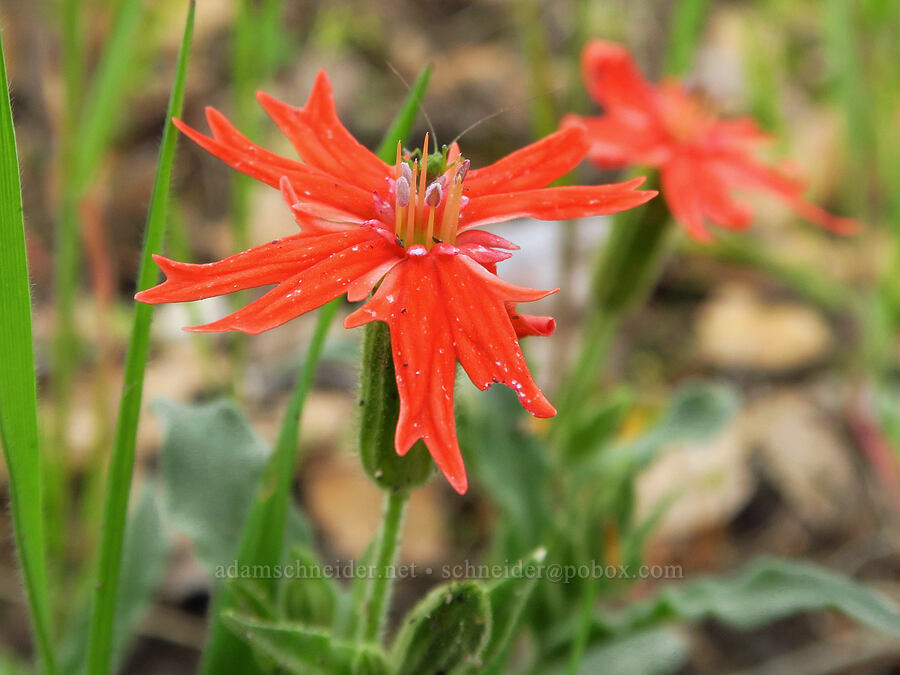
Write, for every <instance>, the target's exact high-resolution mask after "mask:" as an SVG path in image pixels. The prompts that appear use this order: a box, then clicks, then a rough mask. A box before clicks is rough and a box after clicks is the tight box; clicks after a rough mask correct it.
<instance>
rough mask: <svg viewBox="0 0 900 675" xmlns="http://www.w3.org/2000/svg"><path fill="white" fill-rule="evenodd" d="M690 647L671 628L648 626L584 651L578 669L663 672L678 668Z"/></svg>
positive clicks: (634, 674)
mask: <svg viewBox="0 0 900 675" xmlns="http://www.w3.org/2000/svg"><path fill="white" fill-rule="evenodd" d="M690 649H691V645H690V642H688V640H687V639H686V638H685V637H684V636H682V635H681V634H680V633H679V632H678V631H677V630H675V629H674V628H670V627H667V626H664V627H659V628H650V629H648V630H644V631H640V632H638V633H632V634H630V635H626V636H623V637H620V638H616V639H613V640H609V641H607V642H604V643H602V644H600V645H598V646H596V647H593V648H591V649H589V650H587V651H586V652H585V654H584V657H583V658H582V660H581V669H580V671H579V672H582V673H615V674H616V675H664V674H665V673H673V672H676V671H678V670H680V669H681V668H682V667H683V666H684V664H685V663H687V661H688V657H689V656H690ZM560 672H562V669H560Z"/></svg>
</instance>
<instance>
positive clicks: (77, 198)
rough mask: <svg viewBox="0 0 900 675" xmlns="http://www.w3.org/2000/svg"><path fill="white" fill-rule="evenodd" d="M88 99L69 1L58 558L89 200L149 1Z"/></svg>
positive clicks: (59, 308) (55, 484)
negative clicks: (82, 212)
mask: <svg viewBox="0 0 900 675" xmlns="http://www.w3.org/2000/svg"><path fill="white" fill-rule="evenodd" d="M118 4H119V7H118V12H117V14H116V18H115V20H114V23H113V26H112V29H111V31H110V39H109V41H108V43H107V44H106V45H105V48H104V50H103V53H102V55H101V58H100V62H99V65H98V67H97V71H96V73H95V75H94V77H93V79H92V81H91V84H90V87H89V90H88V92H87V96H86V98H85V99H84V100H81V95H82V93H83V92H82V90H83V80H84V44H83V42H84V35H83V20H82V19H83V18H84V16H83V12H84V11H85V7H84V5H85V3H83V2H78V1H77V0H65V2H64V3H63V4H62V6H61V8H60V19H61V28H62V31H61V32H62V35H63V54H64V57H65V58H64V59H63V63H64V80H65V93H66V99H65V103H66V105H65V108H66V111H65V120H64V123H63V132H64V136H63V167H62V169H63V172H62V173H63V179H64V183H63V190H62V197H61V202H62V203H61V208H60V214H59V221H58V224H57V232H56V246H55V250H54V298H55V304H56V315H57V334H56V338H55V342H54V347H53V394H54V420H53V425H54V426H53V430H52V443H51V445H50V450H52V454H51V453H47V462H46V467H45V471H46V474H45V478H46V484H47V496H46V500H47V509H48V513H49V518H48V523H50V525H51V527H52V528H53V529H51V531H50V532H49V535H50V536H49V540H48V544H49V546H50V550H51V551H52V552H54V553H56V554H57V555H59V552H60V551H61V550H62V547H63V541H62V540H63V538H64V533H63V532H61V531H60V529H59V528H58V527H53V526H54V525H55V524H56V523H58V522H62V517H61V516H62V514H63V512H64V511H65V508H66V505H65V503H64V499H65V497H64V493H65V490H66V485H65V483H66V476H65V466H64V463H63V461H64V460H63V457H64V454H65V447H66V429H67V427H68V420H69V403H70V398H71V390H72V381H73V378H74V376H75V370H76V368H77V365H78V352H79V344H78V334H77V331H76V328H75V312H74V305H75V298H76V293H77V289H78V281H79V261H80V251H79V233H80V230H81V219H80V216H79V208H80V205H81V199H82V197H83V195H84V193H85V191H86V190H87V189H88V187H89V185H90V183H91V180H92V179H93V177H94V175H95V174H96V171H97V168H98V166H99V165H100V161H101V159H102V157H103V156H104V153H105V151H106V149H107V146H108V145H109V141H110V138H111V135H112V133H113V132H114V130H115V128H116V122H117V120H118V119H120V118H121V115H120V111H121V109H122V99H123V97H124V95H125V92H126V91H127V89H128V88H129V86H133V82H134V77H133V70H132V66H133V65H134V54H135V51H136V48H137V46H138V45H139V44H140V39H139V38H140V33H139V31H140V30H141V27H142V24H141V17H142V15H143V11H142V10H143V7H144V2H143V0H122V2H120V3H118Z"/></svg>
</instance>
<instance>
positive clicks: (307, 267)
mask: <svg viewBox="0 0 900 675" xmlns="http://www.w3.org/2000/svg"><path fill="white" fill-rule="evenodd" d="M258 99H259V102H260V104H261V105H262V107H263V108H264V109H265V110H266V112H267V113H268V114H269V115H270V116H271V117H272V119H273V120H274V121H275V123H276V124H277V125H278V126H279V127H280V129H281V131H282V132H283V133H284V134H285V135H286V136H287V137H288V139H289V140H290V142H291V143H292V144H293V146H294V148H295V149H296V151H297V153H298V155H299V156H300V157H301V158H302V160H303V161H302V162H301V161H297V160H294V159H289V158H286V157H281V156H279V155H276V154H274V153H272V152H270V151H268V150H265V149H264V148H261V147H259V146H258V145H255V144H254V143H252V142H251V141H250V140H248V139H247V138H246V137H245V136H243V135H242V134H241V133H240V132H238V131H237V130H236V129H235V128H234V127H233V126H232V125H231V124H230V123H229V122H228V121H227V120H226V119H225V117H224V116H223V115H222V114H221V113H219V112H218V111H216V110H214V109H212V108H208V109H207V111H206V116H207V120H208V123H209V127H210V129H211V131H212V135H211V136H206V135H204V134H202V133H199V132H198V131H196V130H194V129H192V128H191V127H189V126H187V125H186V124H184V123H183V122H181V121H178V120H176V121H175V124H176V125H177V126H178V128H179V129H181V131H183V132H184V133H185V134H186V135H187V136H189V137H190V138H191V139H192V140H194V141H195V142H196V143H197V144H199V145H200V146H201V147H202V148H204V149H206V150H207V151H209V152H210V153H212V154H213V155H215V156H216V157H218V158H219V159H221V160H223V161H224V162H226V163H227V164H229V165H230V166H232V167H233V168H235V169H237V170H238V171H241V172H243V173H245V174H247V175H249V176H252V177H253V178H256V179H258V180H260V181H262V182H263V183H266V184H268V185H271V186H273V187H277V188H278V189H280V190H281V194H282V195H283V197H284V200H285V202H286V203H287V206H288V208H289V209H290V211H291V213H292V214H293V216H294V219H295V220H296V223H297V225H298V226H299V232H297V233H295V234H292V235H289V236H285V237H284V238H282V239H278V240H275V241H271V242H269V243H266V244H263V245H262V246H257V247H255V248H251V249H249V250H247V251H244V252H242V253H238V254H237V255H233V256H231V257H228V258H225V259H224V260H220V261H218V262H212V263H208V264H190V263H185V262H176V261H174V260H169V259H167V258H164V257H162V256H155V260H156V262H157V264H158V265H159V267H160V268H161V269H162V270H163V272H165V274H166V280H165V281H164V282H163V283H161V284H159V285H158V286H155V287H154V288H151V289H148V290H145V291H142V292H141V293H138V294H137V295H136V296H135V297H136V298H137V300H140V301H141V302H147V303H164V302H183V301H189V300H198V299H201V298H207V297H210V296H217V295H223V294H226V293H233V292H235V291H240V290H244V289H249V288H256V287H260V286H268V285H274V288H272V289H271V290H269V291H268V292H267V293H265V294H264V295H263V296H262V297H260V298H259V299H258V300H256V301H254V302H251V303H250V304H248V305H247V306H246V307H244V308H242V309H240V310H238V311H236V312H234V313H233V314H230V315H228V316H226V317H224V318H222V319H220V320H218V321H214V322H212V323H209V324H206V325H202V326H195V327H192V328H188V329H187V330H192V331H242V332H244V333H261V332H262V331H266V330H269V329H271V328H275V327H276V326H280V325H281V324H283V323H285V322H287V321H290V320H291V319H293V318H295V317H297V316H300V315H301V314H304V313H305V312H308V311H310V310H312V309H315V308H317V307H320V306H321V305H323V304H325V303H326V302H329V301H330V300H333V299H334V298H337V297H339V296H341V295H343V294H345V293H346V295H347V298H348V300H350V301H351V302H357V301H360V300H364V299H366V298H367V297H369V295H370V294H371V293H372V292H373V290H374V294H372V295H371V297H370V298H369V299H368V301H367V302H366V303H365V304H363V305H362V306H361V307H360V308H359V309H357V310H356V311H354V312H353V313H352V314H350V315H349V316H348V317H347V319H346V321H345V322H344V325H345V326H346V327H347V328H353V327H356V326H360V325H362V324H366V323H369V322H372V321H384V322H386V323H387V324H388V326H389V327H390V338H391V348H392V352H393V361H394V366H395V371H396V379H397V388H398V391H399V395H400V417H399V420H398V423H397V429H396V436H395V445H396V450H397V452H398V453H400V454H401V455H402V454H404V453H406V452H407V451H408V450H409V449H410V448H411V447H412V446H413V444H414V443H415V442H416V441H418V440H419V439H422V440H423V441H424V442H425V445H426V446H427V448H428V450H429V452H430V454H431V456H432V457H433V459H434V461H435V463H436V464H437V466H438V468H439V469H440V470H441V472H443V474H444V476H446V478H447V480H448V481H449V482H450V484H451V485H452V486H453V487H454V488H455V489H456V490H457V491H459V492H460V493H462V492H465V490H466V488H467V479H466V473H465V468H464V466H463V461H462V456H461V455H460V450H459V445H458V443H457V439H456V426H455V421H454V413H453V406H454V404H453V395H454V380H455V374H456V363H457V362H459V363H460V364H461V365H462V367H463V369H464V370H465V371H466V373H467V374H468V375H469V377H470V379H471V380H472V382H473V383H474V384H475V385H476V386H477V387H479V388H480V389H482V390H485V389H487V388H488V387H490V386H491V385H493V384H495V383H500V384H504V385H507V386H508V387H510V388H512V389H513V390H514V391H515V392H516V394H517V395H518V398H519V401H520V402H521V404H522V406H523V407H524V408H525V409H527V410H528V411H529V412H531V413H532V414H534V415H536V416H538V417H550V416H552V415H554V414H555V412H556V411H555V409H554V408H553V406H552V405H551V404H550V402H549V401H548V400H547V399H546V397H545V396H544V394H543V393H542V392H541V390H540V389H539V388H538V386H537V385H536V384H535V382H534V379H533V378H532V376H531V373H530V372H529V370H528V366H527V364H526V362H525V358H524V357H523V355H522V351H521V348H520V346H519V341H518V338H519V337H521V336H524V335H548V334H550V333H551V332H552V331H553V328H554V324H553V320H552V319H551V318H549V317H536V316H531V315H527V314H522V313H520V312H518V310H517V309H516V303H519V302H528V301H532V300H537V299H539V298H543V297H545V296H547V295H549V294H551V293H553V292H555V290H558V289H555V290H535V289H531V288H523V287H520V286H515V285H513V284H510V283H508V282H506V281H503V280H502V279H501V278H500V277H499V276H497V274H496V265H497V263H498V262H500V261H502V260H505V259H507V258H509V257H510V256H511V253H510V251H513V250H516V249H517V248H518V247H517V246H515V245H514V244H512V243H511V242H509V241H506V240H505V239H503V238H501V237H499V236H496V235H494V234H490V233H488V232H485V231H483V230H480V229H476V228H478V227H479V226H484V225H489V224H491V223H498V222H501V221H506V220H510V219H513V218H518V217H533V218H539V219H545V220H559V219H567V218H576V217H581V216H588V215H600V214H609V213H614V212H617V211H622V210H624V209H628V208H631V207H634V206H638V205H639V204H643V203H644V202H646V201H647V200H648V199H650V198H651V197H653V196H654V195H655V194H656V193H655V192H652V191H638V190H636V188H637V186H638V185H639V184H640V183H641V182H642V181H643V179H636V180H631V181H628V182H625V183H619V184H613V185H600V186H593V187H588V186H570V187H553V188H547V187H545V186H546V185H547V184H549V183H551V182H553V181H554V180H556V179H557V178H559V177H561V176H563V175H564V174H566V173H568V172H569V171H570V170H571V169H572V168H573V167H575V166H576V165H577V164H578V163H579V162H580V161H581V160H582V159H583V157H584V156H585V153H586V152H587V149H588V142H587V139H586V138H585V134H584V131H583V130H582V129H580V128H573V129H566V130H561V131H558V132H556V133H554V134H552V135H550V136H548V137H546V138H544V139H543V140H541V141H538V142H536V143H534V144H532V145H529V146H527V147H525V148H523V149H521V150H518V151H517V152H514V153H513V154H511V155H509V156H507V157H505V158H503V159H501V160H499V161H497V162H495V163H494V164H491V165H489V166H487V167H484V168H482V169H471V168H470V163H469V160H467V159H465V158H464V157H463V156H462V155H461V154H460V150H459V148H458V146H457V144H455V143H454V144H452V145H451V146H450V147H445V148H443V149H441V150H440V151H438V152H432V153H429V138H428V136H427V135H426V136H425V142H424V145H423V147H422V148H421V150H416V151H414V152H403V151H401V149H400V147H399V146H398V149H397V155H396V160H395V162H394V163H393V164H388V163H386V162H384V161H382V160H381V159H379V158H378V157H377V156H376V155H374V154H373V153H372V152H370V151H369V150H367V149H366V148H365V147H363V146H362V145H361V144H360V143H359V142H358V141H356V139H354V138H353V136H352V135H351V134H350V132H348V131H347V129H346V128H345V127H344V126H343V124H341V122H340V121H339V119H338V117H337V114H336V111H335V105H334V100H333V97H332V92H331V85H330V83H329V80H328V77H327V76H326V75H325V73H324V72H320V73H319V74H318V76H317V78H316V81H315V84H314V86H313V89H312V92H311V94H310V96H309V99H308V100H307V102H306V105H305V106H303V107H302V108H298V107H294V106H290V105H287V104H285V103H282V102H280V101H278V100H276V99H274V98H272V97H271V96H269V95H267V94H265V93H262V92H260V93H259V94H258Z"/></svg>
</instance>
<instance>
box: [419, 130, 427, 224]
mask: <svg viewBox="0 0 900 675" xmlns="http://www.w3.org/2000/svg"><path fill="white" fill-rule="evenodd" d="M427 174H428V132H427V131H426V132H425V143H424V144H423V145H422V173H421V174H420V175H419V190H418V194H417V195H416V196H417V200H416V201H417V204H416V210H417V213H418V214H424V213H425V204H424V199H425V181H426V180H428V175H427Z"/></svg>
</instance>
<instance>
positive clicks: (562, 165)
mask: <svg viewBox="0 0 900 675" xmlns="http://www.w3.org/2000/svg"><path fill="white" fill-rule="evenodd" d="M587 149H588V143H587V140H586V139H585V136H584V130H583V129H581V128H578V127H570V128H568V129H562V130H560V131H557V132H555V133H552V134H550V135H549V136H547V137H545V138H543V139H541V140H539V141H538V142H536V143H532V144H531V145H527V146H525V147H524V148H522V149H521V150H517V151H516V152H514V153H512V154H510V155H507V156H506V157H504V158H503V159H501V160H499V161H497V162H494V163H493V164H490V165H488V166H486V167H484V168H482V169H476V170H473V171H470V172H469V174H468V176H467V177H466V180H465V183H464V185H463V187H464V190H465V193H466V194H467V195H468V196H469V197H476V196H478V195H483V194H488V193H491V192H497V191H498V190H500V189H502V190H503V192H515V191H516V190H530V189H533V188H541V187H544V186H545V185H549V184H550V183H552V182H553V181H555V180H556V179H557V178H560V177H562V176H565V175H566V174H567V173H569V171H571V170H572V169H574V168H575V167H576V166H578V164H579V163H580V162H581V160H582V159H584V156H585V154H586V153H587Z"/></svg>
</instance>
